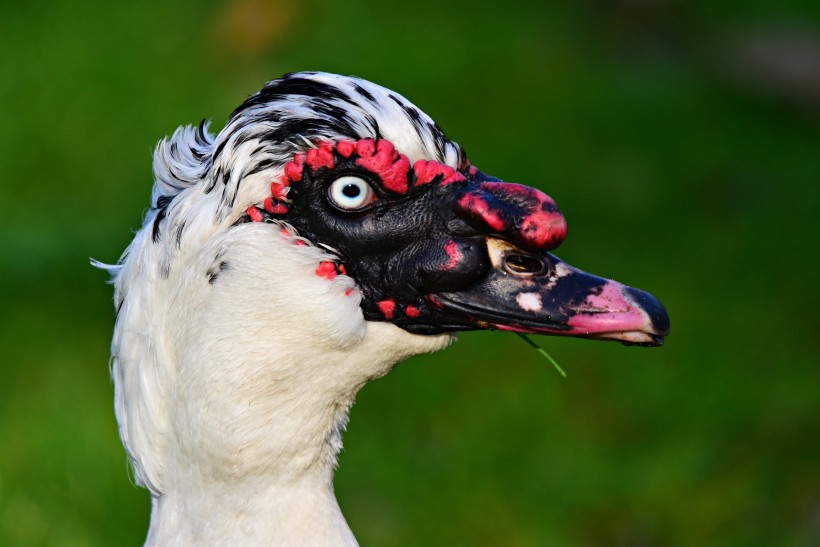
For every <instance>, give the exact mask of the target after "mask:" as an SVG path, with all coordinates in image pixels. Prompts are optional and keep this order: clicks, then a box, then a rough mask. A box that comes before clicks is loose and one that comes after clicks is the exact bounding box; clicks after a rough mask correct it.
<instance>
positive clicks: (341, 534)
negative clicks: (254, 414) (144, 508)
mask: <svg viewBox="0 0 820 547" xmlns="http://www.w3.org/2000/svg"><path fill="white" fill-rule="evenodd" d="M332 480H333V471H332V468H320V469H316V470H315V471H314V472H311V473H306V474H303V475H302V476H300V477H298V478H291V479H289V480H275V479H274V478H273V477H270V476H253V477H247V478H246V479H245V480H242V481H239V482H235V483H228V482H221V483H210V484H207V485H205V484H200V485H199V487H198V488H178V489H174V490H171V491H169V492H168V493H165V494H163V495H161V496H158V497H154V498H153V503H152V505H153V508H152V514H151V529H150V531H149V534H148V541H147V543H146V545H149V546H165V545H248V546H253V545H317V546H323V545H341V546H345V545H357V543H356V540H355V538H354V537H353V534H352V533H351V531H350V528H349V527H348V525H347V523H346V522H345V519H344V517H343V516H342V512H341V510H340V509H339V504H338V503H337V501H336V497H335V495H334V493H333V484H332Z"/></svg>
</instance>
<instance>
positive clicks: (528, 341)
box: [515, 332, 567, 378]
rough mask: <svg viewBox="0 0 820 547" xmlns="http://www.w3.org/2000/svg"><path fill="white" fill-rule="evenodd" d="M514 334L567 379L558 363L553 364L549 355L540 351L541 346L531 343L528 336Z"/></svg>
mask: <svg viewBox="0 0 820 547" xmlns="http://www.w3.org/2000/svg"><path fill="white" fill-rule="evenodd" d="M515 334H517V335H518V336H520V337H521V338H523V339H524V341H525V342H526V343H528V344H529V345H531V346H532V347H534V348H535V351H537V352H538V353H540V354H541V355H543V356H544V357H546V358H547V361H549V362H550V363H552V366H554V367H555V370H557V371H558V374H560V375H561V376H562V377H563V378H566V377H567V373H566V372H564V369H562V368H561V367H560V366H559V365H558V363H556V362H555V359H553V358H552V357H551V356H550V354H549V353H547V352H546V351H544V350H543V349H541V346H539V345H538V344H536V343H535V342H533V341H532V339H531V338H530V337H529V336H527V335H526V334H523V333H520V332H516V333H515Z"/></svg>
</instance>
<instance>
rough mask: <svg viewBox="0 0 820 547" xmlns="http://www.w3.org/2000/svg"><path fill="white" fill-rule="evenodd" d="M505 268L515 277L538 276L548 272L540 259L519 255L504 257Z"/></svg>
mask: <svg viewBox="0 0 820 547" xmlns="http://www.w3.org/2000/svg"><path fill="white" fill-rule="evenodd" d="M504 266H505V267H506V268H507V271H508V272H510V273H511V274H514V275H538V274H540V273H544V271H546V269H547V268H546V265H545V264H544V262H542V261H541V260H540V259H538V258H536V257H534V256H529V255H523V254H518V253H513V254H508V255H507V256H505V257H504Z"/></svg>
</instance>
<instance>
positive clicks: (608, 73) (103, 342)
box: [0, 0, 820, 546]
mask: <svg viewBox="0 0 820 547" xmlns="http://www.w3.org/2000/svg"><path fill="white" fill-rule="evenodd" d="M761 44H762V45H761ZM818 44H820V4H817V3H816V2H808V1H806V2H799V1H797V0H789V1H782V2H773V1H761V0H756V1H746V2H739V1H733V2H721V3H716V2H706V1H697V2H685V3H684V2H681V1H674V0H644V1H640V2H639V1H629V0H619V1H612V2H604V1H603V0H585V1H582V2H578V3H564V2H547V3H544V2H505V3H494V2H470V3H467V2H453V3H447V4H446V5H442V4H441V3H437V2H431V1H420V2H415V3H413V4H412V5H409V6H404V7H400V6H399V5H398V4H396V5H391V4H384V3H373V2H364V1H359V0H351V1H348V2H344V3H341V2H330V1H324V2H322V1H318V0H317V1H307V2H286V1H269V2H264V1H262V0H226V1H219V2H217V1H211V2H204V3H195V2H192V1H190V0H187V1H183V2H176V3H170V2H158V1H156V0H148V1H145V2H139V3H136V2H132V3H125V2H122V3H103V2H93V1H87V2H82V3H65V2H57V1H55V0H40V1H35V2H29V3H26V4H23V3H18V4H17V5H7V4H3V6H2V7H0V51H2V52H3V53H2V54H0V73H2V75H3V76H2V78H0V109H1V110H2V115H3V122H2V123H0V174H1V175H0V184H2V190H3V192H2V195H3V198H2V200H0V295H2V303H3V306H2V312H0V367H2V378H3V380H2V382H0V545H20V546H29V545H30V546H35V545H60V546H64V545H65V546H92V545H134V544H139V543H141V541H142V540H143V539H144V534H145V530H146V529H147V523H148V512H149V507H148V503H149V502H148V496H147V494H146V492H145V491H143V490H140V489H136V488H134V487H133V486H132V485H131V483H130V481H129V478H128V472H127V467H126V461H125V456H124V453H123V451H122V449H121V447H120V445H119V440H118V437H117V432H116V424H115V421H114V417H113V412H112V404H111V400H112V389H111V386H110V383H109V380H108V372H107V364H106V363H107V355H108V341H109V338H110V334H111V328H112V325H113V310H112V308H111V304H110V287H107V286H106V285H105V283H104V282H105V276H104V274H102V273H101V272H98V271H94V270H92V269H91V268H90V267H89V266H88V263H87V259H88V257H90V256H93V257H95V258H98V259H101V260H104V261H114V260H116V258H117V256H118V255H119V253H120V252H121V251H122V249H124V247H125V245H126V244H127V242H128V240H129V239H130V235H131V230H133V229H134V228H136V227H137V226H138V225H139V219H140V215H141V214H142V212H143V211H144V210H145V208H146V207H147V205H148V196H149V192H150V183H151V175H150V150H151V148H152V146H153V145H154V143H155V142H156V141H157V140H158V139H159V138H160V137H161V136H162V135H164V134H167V133H169V132H171V131H172V130H173V129H174V128H175V127H176V126H177V125H179V124H183V123H192V122H198V121H199V120H200V119H201V118H203V117H206V118H209V119H212V120H214V126H215V128H218V127H220V126H221V124H222V123H224V121H225V119H226V117H227V115H228V113H229V112H230V110H231V109H232V108H233V107H234V106H235V105H236V104H238V103H239V102H240V101H241V100H242V99H243V98H244V97H245V96H247V95H248V94H250V93H252V92H253V91H255V90H256V89H258V88H259V87H260V86H261V85H262V84H263V83H264V82H265V81H266V80H268V79H270V78H272V77H275V76H278V75H280V74H282V73H284V72H288V71H292V70H303V69H322V70H329V71H337V72H341V73H348V74H357V75H360V76H363V77H366V78H369V79H372V80H374V81H376V82H378V83H381V84H383V85H386V86H388V87H391V88H393V89H395V90H397V91H399V92H400V93H402V94H404V95H405V96H407V97H408V98H410V99H411V100H413V101H415V102H416V103H417V104H418V105H419V106H421V107H422V108H423V109H424V110H425V111H427V112H428V113H429V114H431V115H432V116H433V117H434V118H435V119H436V120H437V121H438V122H439V123H440V124H441V125H442V126H443V127H444V128H445V129H446V130H447V131H448V134H449V135H450V136H451V137H452V138H454V139H455V140H457V141H458V142H459V143H461V144H462V145H464V146H465V148H466V149H467V150H468V151H469V152H470V157H471V160H472V161H473V162H474V163H475V164H477V165H479V166H480V167H481V168H482V169H483V170H485V171H487V172H489V173H493V174H496V175H499V176H502V177H503V178H504V179H505V180H511V181H518V182H522V183H527V184H532V185H537V186H539V187H541V188H543V189H544V190H545V191H547V192H548V193H549V194H550V195H551V196H553V197H554V198H555V199H556V200H557V201H558V203H559V204H560V205H561V207H562V209H563V210H564V211H565V213H566V215H567V217H568V220H569V225H570V237H569V239H568V240H567V242H566V243H565V244H564V246H563V247H562V248H561V249H560V253H559V254H560V256H562V258H565V259H567V260H568V261H569V262H570V263H572V264H576V265H578V266H581V267H583V268H584V269H587V270H589V271H594V272H596V273H599V274H602V275H606V276H610V277H614V278H616V279H619V280H622V281H625V282H627V283H630V284H633V285H635V286H638V287H641V288H643V289H646V290H649V291H650V292H652V293H653V294H656V295H657V296H659V297H660V298H661V299H662V300H663V301H664V303H665V304H666V305H667V306H668V308H669V310H670V314H671V316H672V321H673V334H672V336H671V337H670V338H669V340H668V342H667V345H666V346H665V347H664V348H662V349H659V350H642V349H639V348H625V347H621V346H618V345H615V344H598V343H591V342H585V341H579V340H563V339H552V338H541V339H539V343H540V344H541V345H542V346H543V347H544V348H545V349H547V351H549V352H550V353H551V354H552V355H553V356H554V357H555V358H556V359H557V360H558V361H559V363H560V364H561V365H562V366H563V367H564V368H565V369H566V370H567V372H568V374H569V378H568V379H567V380H565V381H564V380H561V378H560V377H559V376H558V375H557V374H556V373H555V371H554V370H553V369H552V367H551V366H549V364H548V363H545V362H544V361H543V358H542V357H540V356H539V355H538V354H537V353H536V352H534V351H532V350H531V349H530V348H529V347H528V346H526V345H525V344H524V343H523V342H522V341H521V340H519V339H517V337H515V336H512V335H509V334H503V333H470V334H466V335H463V336H462V337H461V341H460V342H459V343H458V344H456V345H455V346H454V347H453V348H451V349H450V350H448V351H446V352H443V353H441V354H438V355H434V356H425V357H418V358H415V359H412V360H411V361H410V362H408V363H405V364H403V365H402V366H400V367H398V368H397V370H396V371H394V372H393V373H391V374H390V375H388V376H387V377H385V378H384V379H382V380H379V381H378V382H375V383H374V384H372V385H369V386H367V387H366V388H365V389H364V390H363V392H362V393H361V396H360V398H359V402H358V404H357V405H356V407H354V409H353V412H352V417H351V425H350V428H349V431H348V433H347V435H346V450H345V452H344V453H343V454H342V458H341V467H340V470H339V472H338V476H337V480H336V483H337V490H338V495H339V499H340V503H341V505H342V508H343V510H344V512H345V514H346V516H347V517H348V520H349V522H350V524H351V526H352V528H353V529H354V531H355V532H356V534H357V536H358V538H359V540H360V541H361V543H362V544H364V545H442V544H450V545H630V546H633V545H671V546H690V545H720V546H734V545H737V546H746V545H794V546H802V545H806V546H808V545H817V544H820V465H818V462H820V435H818V433H820V401H819V399H820V397H818V393H820V371H818V358H817V355H818V350H819V349H820V347H819V346H820V343H818V336H817V335H818V327H820V321H818V319H817V311H816V310H817V309H818V307H820V301H819V300H820V298H818V290H817V280H818V273H819V272H818V256H817V249H818V247H817V243H816V240H817V227H816V225H817V222H816V215H817V213H818V205H819V204H820V203H819V202H820V199H819V198H820V190H819V189H818V188H820V185H818V178H820V152H818V150H820V84H819V83H818V81H817V80H816V79H812V78H814V77H815V76H816V75H817V71H818V70H820V68H818V66H817V63H818V62H820V61H818V59H820V57H818V56H817V55H814V56H813V55H812V52H815V53H816V52H818V51H820V45H818ZM760 48H762V49H763V51H764V53H766V54H760V53H759V52H760ZM812 48H814V49H812ZM806 51H808V55H807V54H806ZM778 55H779V56H778ZM806 57H807V58H808V59H809V60H808V62H804V63H803V64H799V63H798V64H797V68H796V69H794V70H791V72H790V71H789V70H788V68H789V67H790V66H792V65H794V62H793V61H794V60H795V59H802V58H806ZM812 62H813V64H812ZM813 75H814V76H813ZM613 212H614V213H615V214H614V216H613Z"/></svg>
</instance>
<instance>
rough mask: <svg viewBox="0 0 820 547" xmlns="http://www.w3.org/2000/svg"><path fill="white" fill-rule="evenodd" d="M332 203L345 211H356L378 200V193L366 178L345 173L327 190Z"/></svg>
mask: <svg viewBox="0 0 820 547" xmlns="http://www.w3.org/2000/svg"><path fill="white" fill-rule="evenodd" d="M327 196H328V198H329V199H330V203H332V204H333V205H335V206H336V207H338V208H339V209H341V210H343V211H356V210H358V209H361V208H363V207H366V206H368V205H370V204H371V203H373V202H374V201H376V193H375V192H373V188H371V187H370V184H368V182H367V181H366V180H364V179H363V178H360V177H354V176H352V175H345V176H343V177H339V178H337V179H336V180H334V181H333V182H332V183H331V184H330V187H329V188H328V190H327Z"/></svg>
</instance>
